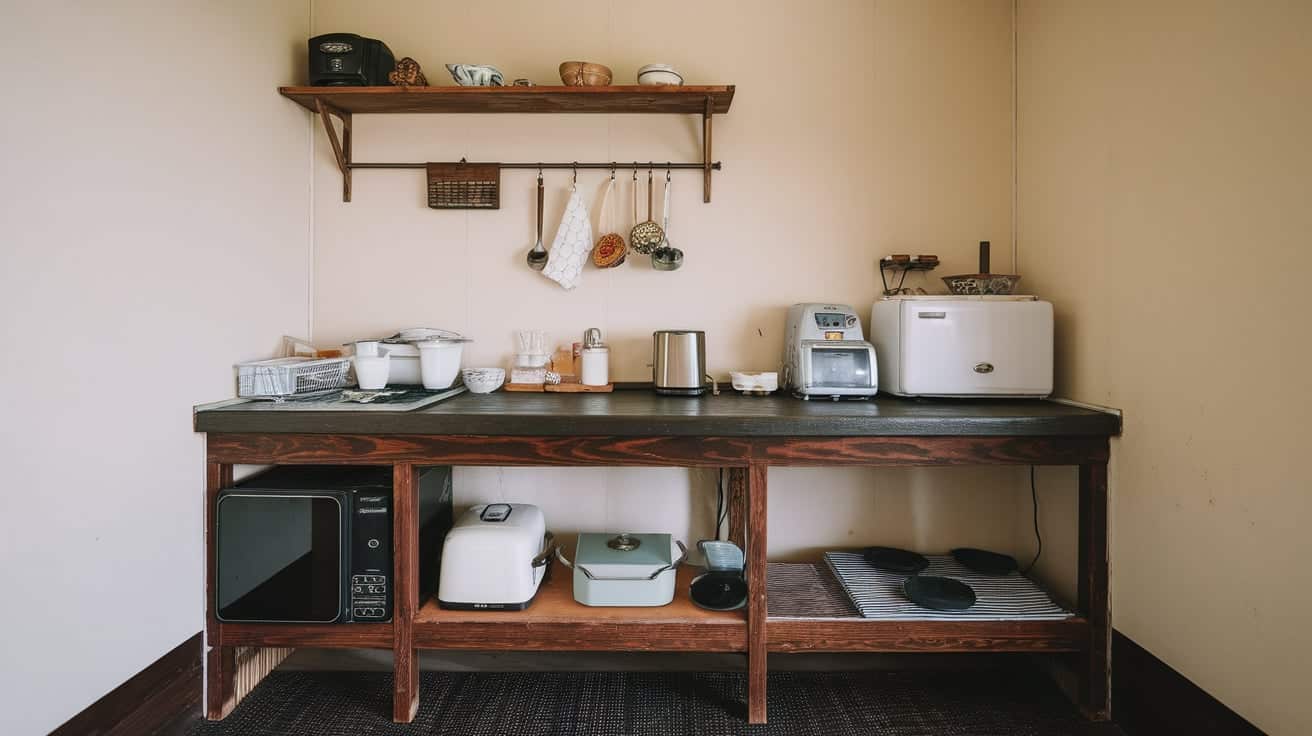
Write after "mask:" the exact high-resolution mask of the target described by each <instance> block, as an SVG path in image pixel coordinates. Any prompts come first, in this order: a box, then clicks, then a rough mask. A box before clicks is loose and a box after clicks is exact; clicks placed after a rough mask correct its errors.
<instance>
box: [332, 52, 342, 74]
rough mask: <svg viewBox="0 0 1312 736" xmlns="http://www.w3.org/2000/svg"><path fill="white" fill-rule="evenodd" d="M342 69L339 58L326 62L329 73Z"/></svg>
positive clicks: (335, 57)
mask: <svg viewBox="0 0 1312 736" xmlns="http://www.w3.org/2000/svg"><path fill="white" fill-rule="evenodd" d="M343 68H344V65H343V64H342V58H341V57H340V56H334V57H333V58H331V59H329V60H328V70H329V71H334V72H340V71H342V69H343Z"/></svg>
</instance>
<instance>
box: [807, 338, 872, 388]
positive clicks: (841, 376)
mask: <svg viewBox="0 0 1312 736" xmlns="http://www.w3.org/2000/svg"><path fill="white" fill-rule="evenodd" d="M873 375H874V373H873V370H872V366H871V365H870V349H869V348H867V347H865V346H859V347H846V346H844V347H839V346H822V345H813V346H812V347H811V376H810V379H811V380H809V381H808V382H807V388H858V389H859V388H870V387H871V386H872V385H873V383H874V382H873V380H872V377H873Z"/></svg>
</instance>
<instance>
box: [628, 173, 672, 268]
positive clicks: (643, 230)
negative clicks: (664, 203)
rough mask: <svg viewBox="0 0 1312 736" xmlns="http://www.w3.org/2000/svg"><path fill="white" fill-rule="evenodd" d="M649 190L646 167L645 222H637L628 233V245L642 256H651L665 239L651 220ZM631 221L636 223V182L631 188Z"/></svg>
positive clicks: (649, 180) (650, 180) (650, 186)
mask: <svg viewBox="0 0 1312 736" xmlns="http://www.w3.org/2000/svg"><path fill="white" fill-rule="evenodd" d="M634 176H635V177H636V176H637V172H636V171H635V172H634ZM651 190H652V178H651V168H650V167H648V169H647V220H646V221H645V222H638V224H636V225H634V226H633V231H632V232H630V233H629V245H630V246H632V248H633V249H634V250H635V251H637V252H639V253H641V254H643V255H644V256H646V255H651V252H652V251H653V250H655V249H656V247H657V246H659V245H660V244H661V241H662V240H664V239H665V231H664V230H661V226H660V225H657V224H656V223H655V222H653V221H652V219H651V197H652V194H651ZM633 220H634V222H637V220H638V187H637V183H636V182H635V183H634V187H633Z"/></svg>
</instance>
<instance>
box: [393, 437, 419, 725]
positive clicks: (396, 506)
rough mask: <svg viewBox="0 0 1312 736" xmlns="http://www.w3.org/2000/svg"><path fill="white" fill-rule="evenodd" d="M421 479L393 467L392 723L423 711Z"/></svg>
mask: <svg viewBox="0 0 1312 736" xmlns="http://www.w3.org/2000/svg"><path fill="white" fill-rule="evenodd" d="M418 508H419V476H418V469H417V468H415V466H414V465H412V464H410V463H397V464H395V465H393V466H392V565H393V570H392V572H393V575H392V596H393V601H394V604H393V606H392V627H393V628H392V662H393V668H394V673H393V674H394V677H393V679H392V720H393V721H394V722H396V723H410V722H411V721H413V720H414V719H415V714H416V713H417V712H418V711H419V651H418V650H417V649H416V648H415V632H414V623H415V614H416V613H418V612H419V518H418Z"/></svg>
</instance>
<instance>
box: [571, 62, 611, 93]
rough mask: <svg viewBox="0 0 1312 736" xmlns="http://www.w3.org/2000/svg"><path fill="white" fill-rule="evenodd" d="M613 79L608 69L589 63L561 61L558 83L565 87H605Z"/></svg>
mask: <svg viewBox="0 0 1312 736" xmlns="http://www.w3.org/2000/svg"><path fill="white" fill-rule="evenodd" d="M612 78H613V76H612V75H611V72H610V67H608V66H603V65H602V64H594V63H592V62H590V61H563V62H561V64H560V81H561V82H563V83H564V84H565V86H566V87H606V86H608V85H609V84H610V80H611V79H612Z"/></svg>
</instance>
